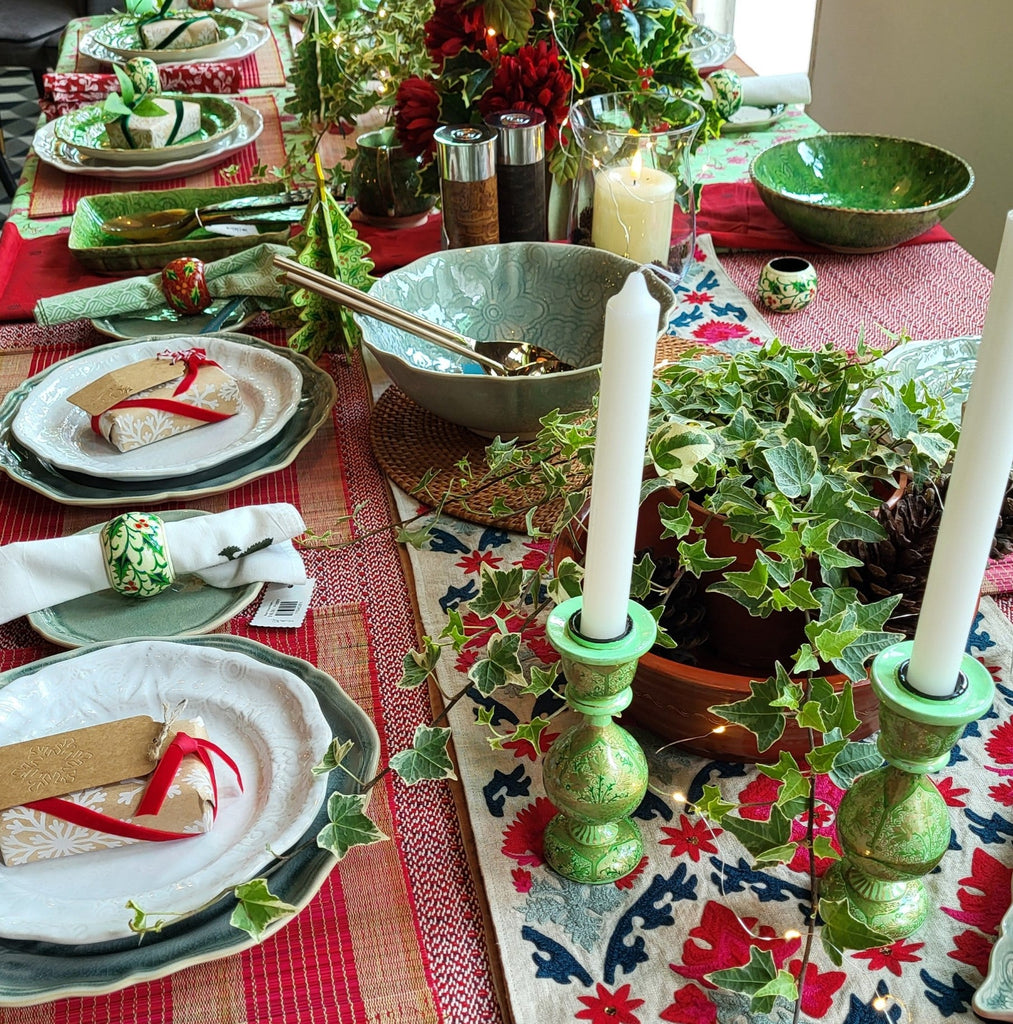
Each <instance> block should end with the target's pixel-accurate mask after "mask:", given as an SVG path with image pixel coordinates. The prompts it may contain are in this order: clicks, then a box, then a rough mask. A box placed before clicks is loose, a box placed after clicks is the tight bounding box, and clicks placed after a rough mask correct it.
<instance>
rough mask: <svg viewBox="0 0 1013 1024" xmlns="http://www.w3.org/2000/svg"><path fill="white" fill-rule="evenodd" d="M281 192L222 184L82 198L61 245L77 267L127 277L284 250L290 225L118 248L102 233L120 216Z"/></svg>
mask: <svg viewBox="0 0 1013 1024" xmlns="http://www.w3.org/2000/svg"><path fill="white" fill-rule="evenodd" d="M282 191H284V186H282V185H281V183H280V182H270V183H267V184H263V185H227V186H225V187H224V188H176V189H166V190H165V191H152V192H111V193H109V194H108V195H102V196H83V197H82V198H81V199H79V200H78V203H77V208H76V209H75V210H74V216H73V218H72V219H71V222H70V238H69V239H68V240H67V245H68V247H69V249H70V251H71V252H72V253H73V254H74V256H75V257H77V260H78V262H79V263H81V264H82V265H83V266H85V267H87V268H88V269H89V270H92V271H95V272H96V273H99V274H129V273H134V272H136V271H138V270H161V269H162V267H164V266H165V265H166V263H168V262H169V261H170V260H174V259H176V258H177V257H179V256H193V257H195V258H196V259H199V260H203V261H204V262H205V263H206V262H209V261H210V260H217V259H221V258H222V257H223V256H228V255H229V254H230V253H234V252H239V251H240V250H242V249H249V248H250V247H251V246H254V245H260V244H261V243H263V242H276V243H278V244H279V245H284V244H285V242H287V241H288V237H289V234H290V232H291V230H292V229H291V225H290V224H289V223H287V222H285V223H282V224H280V225H278V224H274V223H272V222H269V221H265V222H262V223H261V224H259V225H257V228H258V233H257V234H255V235H239V236H234V235H216V234H211V233H208V232H195V233H194V234H192V235H191V236H190V237H189V238H183V239H180V240H179V241H178V242H154V243H153V242H145V243H142V242H129V243H124V242H122V241H121V240H120V239H118V238H114V237H113V236H112V235H107V234H106V233H105V232H104V231H102V228H101V225H102V224H103V223H104V222H105V221H106V220H108V219H109V218H110V217H119V216H121V215H122V214H125V213H154V212H156V211H158V210H174V209H177V208H179V209H186V210H192V209H194V208H195V207H198V206H209V205H210V204H212V203H220V202H224V201H225V200H226V199H238V198H240V197H242V196H254V195H270V194H271V193H274V192H282Z"/></svg>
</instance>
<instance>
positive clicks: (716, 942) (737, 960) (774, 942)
mask: <svg viewBox="0 0 1013 1024" xmlns="http://www.w3.org/2000/svg"><path fill="white" fill-rule="evenodd" d="M694 940H698V941H694ZM800 943H801V939H799V938H794V939H784V938H781V937H780V936H779V935H778V934H777V933H776V932H775V931H774V929H773V928H770V927H768V926H766V925H764V926H762V927H760V928H757V927H756V918H755V917H744V918H742V919H739V918H738V917H736V916H735V912H734V911H732V910H730V909H729V908H728V907H725V906H723V905H722V904H720V903H716V902H715V901H714V900H708V901H707V903H706V904H705V905H704V908H703V915H702V916H701V918H700V923H699V924H698V925H697V926H696V927H695V928H694V929H693V930H692V931H691V932H690V933H689V937H688V938H687V939H686V941H685V942H684V943H683V946H682V963H681V964H670V965H669V966H670V967H671V968H672V970H673V971H675V973H676V974H681V975H682V976H683V977H684V978H690V979H692V980H695V981H698V982H699V983H700V984H701V985H703V986H704V987H706V988H715V987H716V986H715V985H712V984H711V983H710V982H709V981H707V980H706V979H705V978H704V975H705V974H710V972H711V971H721V970H724V969H725V968H727V967H742V966H743V965H744V964H747V963H749V950H750V947H752V946H757V947H758V948H760V949H766V950H769V951H770V954H771V956H773V958H774V963H775V964H776V965H777V966H778V968H781V967H783V966H784V962H785V961H786V960H787V959H788V957H789V956H792V955H793V954H794V953H796V952H797V951H798V947H799V944H800Z"/></svg>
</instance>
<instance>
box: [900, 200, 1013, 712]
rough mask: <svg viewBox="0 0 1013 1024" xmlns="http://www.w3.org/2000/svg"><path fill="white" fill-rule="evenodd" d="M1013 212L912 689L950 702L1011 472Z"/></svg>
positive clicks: (918, 639) (915, 654) (932, 572)
mask: <svg viewBox="0 0 1013 1024" xmlns="http://www.w3.org/2000/svg"><path fill="white" fill-rule="evenodd" d="M1011 391H1013V211H1011V212H1010V213H1007V215H1006V229H1005V231H1004V232H1003V237H1002V246H1001V248H1000V250H999V262H998V265H997V266H996V269H995V280H994V281H993V283H992V294H991V296H990V297H989V301H988V313H987V314H986V317H985V327H984V330H983V331H982V336H981V344H980V346H979V348H978V363H977V366H976V367H975V371H974V378H973V380H972V383H971V391H970V394H969V395H968V398H967V402H966V404H965V406H964V414H963V419H962V422H961V429H960V442H959V444H958V445H957V453H956V455H955V457H954V460H953V474H952V476H951V478H950V484H949V487H948V488H947V492H946V506H945V508H944V510H943V517H942V521H941V523H940V526H939V535H938V536H937V538H936V546H935V550H934V551H933V554H932V565H931V567H930V569H929V577H928V581H927V583H926V585H925V596H924V598H923V599H922V610H921V614H920V615H919V617H918V628H917V631H916V632H915V639H914V645H913V647H912V650H911V664H910V666H909V668H908V682H909V683H910V684H911V686H912V687H913V688H914V689H916V690H919V691H920V692H922V693H925V694H928V695H930V696H935V697H945V696H949V695H950V694H952V693H953V691H954V689H955V688H956V683H957V676H958V673H959V671H960V661H961V658H962V657H963V654H964V649H965V647H966V645H967V636H968V632H969V631H970V628H971V625H972V624H973V620H974V612H975V608H976V607H977V603H978V595H979V593H980V590H981V581H982V577H983V576H984V574H985V568H986V566H987V564H988V553H989V549H990V548H991V546H992V538H993V536H994V535H995V525H996V520H997V519H998V516H999V509H1000V506H1001V504H1002V499H1003V494H1004V493H1005V491H1006V486H1007V482H1008V480H1009V475H1010V466H1011V464H1013V400H1011V398H1010V395H1011Z"/></svg>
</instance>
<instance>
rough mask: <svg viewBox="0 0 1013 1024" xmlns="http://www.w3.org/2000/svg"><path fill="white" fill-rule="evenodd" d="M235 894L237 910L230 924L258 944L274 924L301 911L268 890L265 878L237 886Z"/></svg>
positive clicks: (234, 911) (233, 913)
mask: <svg viewBox="0 0 1013 1024" xmlns="http://www.w3.org/2000/svg"><path fill="white" fill-rule="evenodd" d="M233 892H234V893H235V896H236V908H235V910H233V911H232V916H231V917H230V918H229V924H231V925H232V927H233V928H239V929H241V930H242V931H244V932H246V934H247V935H249V936H250V938H252V939H256V940H257V942H260V940H261V939H262V938H263V936H264V932H265V931H266V930H267V929H268V927H269V926H270V925H271V924H272V923H273V922H275V921H280V920H281V919H282V918H284V917H289V916H290V915H291V914H295V913H297V911H298V909H299V908H298V907H294V906H293V905H292V904H291V903H286V902H285V901H284V900H280V899H278V897H277V896H275V895H274V894H273V893H272V892H271V891H270V889H268V887H267V879H265V878H254V879H253V880H252V881H249V882H244V883H243V884H242V885H237V886H236V887H235V889H234V890H233Z"/></svg>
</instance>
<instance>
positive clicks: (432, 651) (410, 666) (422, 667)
mask: <svg viewBox="0 0 1013 1024" xmlns="http://www.w3.org/2000/svg"><path fill="white" fill-rule="evenodd" d="M440 654H441V648H439V647H438V646H437V645H436V644H435V643H433V641H432V639H431V638H430V637H428V636H425V637H423V638H422V650H421V651H409V652H408V653H407V654H406V655H405V656H404V658H403V659H402V661H401V678H400V679H399V680H398V683H397V685H398V686H399V687H400V688H401V689H402V690H414V689H415V687H416V686H421V685H422V684H423V683H424V682H425V681H426V680H427V679H428V678H429V676H430V673H432V671H433V669H434V668H436V663H437V662H438V661H439V660H440Z"/></svg>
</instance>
